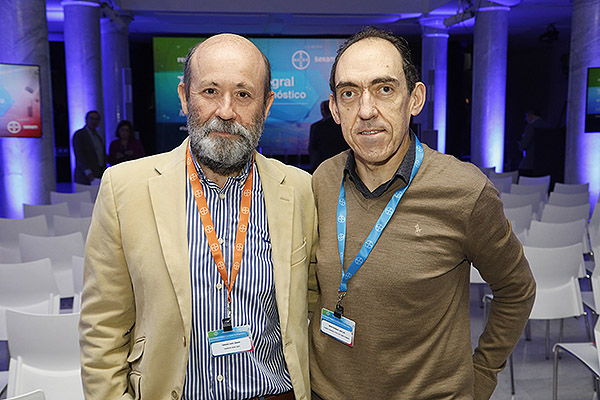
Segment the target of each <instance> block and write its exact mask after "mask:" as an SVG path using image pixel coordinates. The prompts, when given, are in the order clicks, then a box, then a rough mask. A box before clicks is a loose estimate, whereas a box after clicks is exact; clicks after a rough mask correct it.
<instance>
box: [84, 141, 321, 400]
mask: <svg viewBox="0 0 600 400" xmlns="http://www.w3.org/2000/svg"><path fill="white" fill-rule="evenodd" d="M187 145H188V140H187V139H186V140H185V141H184V142H183V143H182V144H181V145H180V146H179V147H177V148H176V149H174V150H173V151H171V152H169V153H164V154H160V155H157V156H152V157H146V158H143V159H140V160H136V161H132V162H127V163H123V164H119V165H117V166H115V167H111V168H109V169H108V170H107V171H106V172H105V174H104V176H103V178H102V183H101V186H100V191H99V194H98V199H97V201H96V206H95V209H94V215H93V219H92V224H91V227H90V231H89V234H88V239H87V246H86V252H85V273H84V287H83V294H82V309H81V321H80V325H79V329H80V345H81V365H82V367H81V375H82V380H83V386H84V392H85V395H86V398H87V399H99V400H100V399H102V400H108V399H139V398H142V399H144V400H152V399H161V400H164V399H179V398H180V397H181V395H182V390H183V385H184V380H185V376H186V366H187V361H188V354H189V347H188V344H189V342H190V330H191V284H190V272H189V251H188V241H187V233H186V211H185V192H186V178H187V175H186V170H185V150H186V146H187ZM256 165H257V168H258V172H259V174H260V179H261V182H262V186H263V192H264V198H265V203H266V210H267V217H268V224H269V232H270V234H271V244H272V254H273V264H274V280H275V293H276V300H277V307H278V311H279V320H280V325H281V335H282V343H283V353H284V357H285V361H286V364H287V367H288V370H289V373H290V377H291V380H292V385H293V387H294V393H295V395H296V398H297V399H309V398H310V384H309V372H308V344H307V275H308V269H309V264H310V263H311V260H314V252H315V249H316V240H317V234H316V229H317V224H316V222H317V221H316V211H315V205H314V200H313V196H312V189H311V183H310V176H309V175H308V174H307V173H306V172H304V171H301V170H299V169H297V168H294V167H290V166H286V165H284V164H282V163H280V162H278V161H275V160H271V159H267V158H265V157H263V156H262V155H260V154H256Z"/></svg>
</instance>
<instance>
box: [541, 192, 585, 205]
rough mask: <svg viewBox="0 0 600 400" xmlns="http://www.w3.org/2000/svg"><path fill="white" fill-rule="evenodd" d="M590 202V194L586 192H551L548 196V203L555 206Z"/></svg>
mask: <svg viewBox="0 0 600 400" xmlns="http://www.w3.org/2000/svg"><path fill="white" fill-rule="evenodd" d="M589 202H590V195H589V193H588V192H581V193H559V192H552V193H550V197H549V198H548V204H552V205H555V206H563V207H571V206H579V205H581V204H587V203H589Z"/></svg>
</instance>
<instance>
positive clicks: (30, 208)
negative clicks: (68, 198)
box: [23, 202, 70, 235]
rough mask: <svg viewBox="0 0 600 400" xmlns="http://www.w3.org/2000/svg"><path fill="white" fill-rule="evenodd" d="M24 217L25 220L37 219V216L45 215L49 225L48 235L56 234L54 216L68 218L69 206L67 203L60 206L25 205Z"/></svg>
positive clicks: (59, 204)
mask: <svg viewBox="0 0 600 400" xmlns="http://www.w3.org/2000/svg"><path fill="white" fill-rule="evenodd" d="M23 215H24V216H25V218H29V217H35V216H36V215H44V216H45V217H46V224H47V225H48V234H50V235H53V234H54V225H53V222H54V220H53V219H52V216H53V215H62V216H65V217H68V216H69V215H70V214H69V206H68V204H67V203H66V202H64V203H58V204H42V205H35V204H25V203H23Z"/></svg>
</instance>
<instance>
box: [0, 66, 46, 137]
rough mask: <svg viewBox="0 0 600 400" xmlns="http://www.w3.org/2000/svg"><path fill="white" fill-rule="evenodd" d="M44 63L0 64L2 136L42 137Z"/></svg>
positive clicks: (0, 130) (0, 123)
mask: <svg viewBox="0 0 600 400" xmlns="http://www.w3.org/2000/svg"><path fill="white" fill-rule="evenodd" d="M40 104H41V103H40V67H39V66H38V65H19V64H0V137H35V138H39V137H42V112H41V105H40Z"/></svg>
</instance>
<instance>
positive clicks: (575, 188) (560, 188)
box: [553, 182, 590, 193]
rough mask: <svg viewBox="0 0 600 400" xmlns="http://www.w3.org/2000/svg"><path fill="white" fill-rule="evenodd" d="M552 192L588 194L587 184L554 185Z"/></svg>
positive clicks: (557, 183)
mask: <svg viewBox="0 0 600 400" xmlns="http://www.w3.org/2000/svg"><path fill="white" fill-rule="evenodd" d="M553 191H554V192H556V193H589V191H590V184H589V183H560V182H556V183H555V184H554V189H553Z"/></svg>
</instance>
